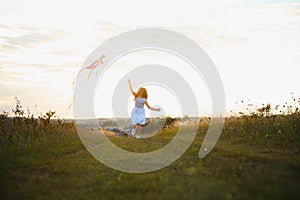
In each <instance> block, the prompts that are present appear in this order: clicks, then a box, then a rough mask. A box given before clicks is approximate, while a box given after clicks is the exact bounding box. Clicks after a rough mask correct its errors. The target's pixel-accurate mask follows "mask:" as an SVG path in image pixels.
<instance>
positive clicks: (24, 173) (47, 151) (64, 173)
mask: <svg viewBox="0 0 300 200" xmlns="http://www.w3.org/2000/svg"><path fill="white" fill-rule="evenodd" d="M264 111H265V110H264ZM52 114H53V113H52ZM49 115H51V113H50V114H49V113H48V115H46V116H44V117H40V118H39V119H36V118H32V117H20V116H19V117H18V116H16V117H13V118H9V117H7V115H5V114H2V115H1V119H0V120H1V121H0V130H1V132H0V134H1V135H0V139H1V143H0V145H1V148H0V177H1V178H0V198H1V199H151V200H152V199H273V200H274V199H300V190H299V188H300V181H299V180H300V113H299V112H298V111H295V112H293V113H291V114H285V115H283V114H282V115H272V114H268V113H265V114H263V113H261V115H259V114H253V115H242V116H239V117H237V116H231V117H227V118H226V122H225V125H224V129H223V132H222V135H221V137H220V139H219V141H218V142H217V144H216V146H215V147H214V149H213V150H212V152H211V153H210V154H209V155H208V156H207V157H205V158H204V159H202V160H200V159H199V158H198V151H199V149H200V147H201V144H202V142H203V138H204V136H205V134H206V131H207V129H208V125H209V118H207V119H206V120H205V119H204V120H201V122H200V124H199V128H198V132H197V136H196V138H195V140H194V142H193V143H192V145H191V146H190V148H189V149H188V150H187V151H186V152H185V154H184V155H183V156H182V157H180V158H179V159H178V160H177V161H175V162H174V163H172V164H171V165H170V166H168V167H165V168H163V169H161V170H159V171H155V172H150V173H144V174H130V173H124V172H120V171H117V170H114V169H111V168H109V167H107V166H105V165H104V164H102V163H100V162H99V161H97V160H96V159H95V158H94V157H93V156H92V155H91V154H89V152H88V151H87V150H86V148H85V147H84V145H83V144H82V142H81V140H80V139H79V136H78V134H77V132H76V128H75V125H74V123H72V122H71V123H66V122H63V121H61V120H55V121H50V117H51V116H50V117H49ZM176 130H177V127H176V126H173V127H172V126H168V127H167V128H165V129H164V130H163V131H161V132H160V133H159V134H157V135H155V136H153V137H151V138H148V139H140V140H136V139H135V138H133V137H115V136H108V137H109V138H110V140H111V141H112V142H114V143H115V144H117V145H118V146H120V147H122V148H124V149H127V150H130V151H135V152H145V151H148V150H149V149H150V150H155V149H159V148H161V147H162V146H164V145H165V144H167V143H168V142H169V141H170V140H171V139H172V137H173V136H174V135H175V134H176Z"/></svg>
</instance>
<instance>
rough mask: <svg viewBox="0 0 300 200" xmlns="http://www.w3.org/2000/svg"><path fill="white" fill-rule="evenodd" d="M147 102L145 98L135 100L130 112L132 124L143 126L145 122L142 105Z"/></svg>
mask: <svg viewBox="0 0 300 200" xmlns="http://www.w3.org/2000/svg"><path fill="white" fill-rule="evenodd" d="M146 101H147V99H146V98H140V97H137V98H136V100H135V106H134V108H133V109H132V111H131V121H132V124H141V125H144V124H145V122H146V117H145V109H144V104H145V102H146Z"/></svg>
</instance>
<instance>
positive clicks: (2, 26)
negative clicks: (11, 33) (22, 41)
mask: <svg viewBox="0 0 300 200" xmlns="http://www.w3.org/2000/svg"><path fill="white" fill-rule="evenodd" d="M0 29H9V26H6V25H4V24H0Z"/></svg>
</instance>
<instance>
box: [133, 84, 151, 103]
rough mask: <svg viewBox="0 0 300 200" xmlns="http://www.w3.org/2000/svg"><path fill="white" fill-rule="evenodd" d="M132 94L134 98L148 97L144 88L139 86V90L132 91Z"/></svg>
mask: <svg viewBox="0 0 300 200" xmlns="http://www.w3.org/2000/svg"><path fill="white" fill-rule="evenodd" d="M133 95H134V100H136V98H138V97H140V98H145V99H147V98H148V93H147V90H146V88H143V87H140V89H139V91H138V92H137V93H133Z"/></svg>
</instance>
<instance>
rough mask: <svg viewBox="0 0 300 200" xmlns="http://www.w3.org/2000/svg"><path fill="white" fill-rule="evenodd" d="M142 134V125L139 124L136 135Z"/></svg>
mask: <svg viewBox="0 0 300 200" xmlns="http://www.w3.org/2000/svg"><path fill="white" fill-rule="evenodd" d="M141 134H142V125H139V124H138V125H137V128H136V135H138V136H141Z"/></svg>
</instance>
